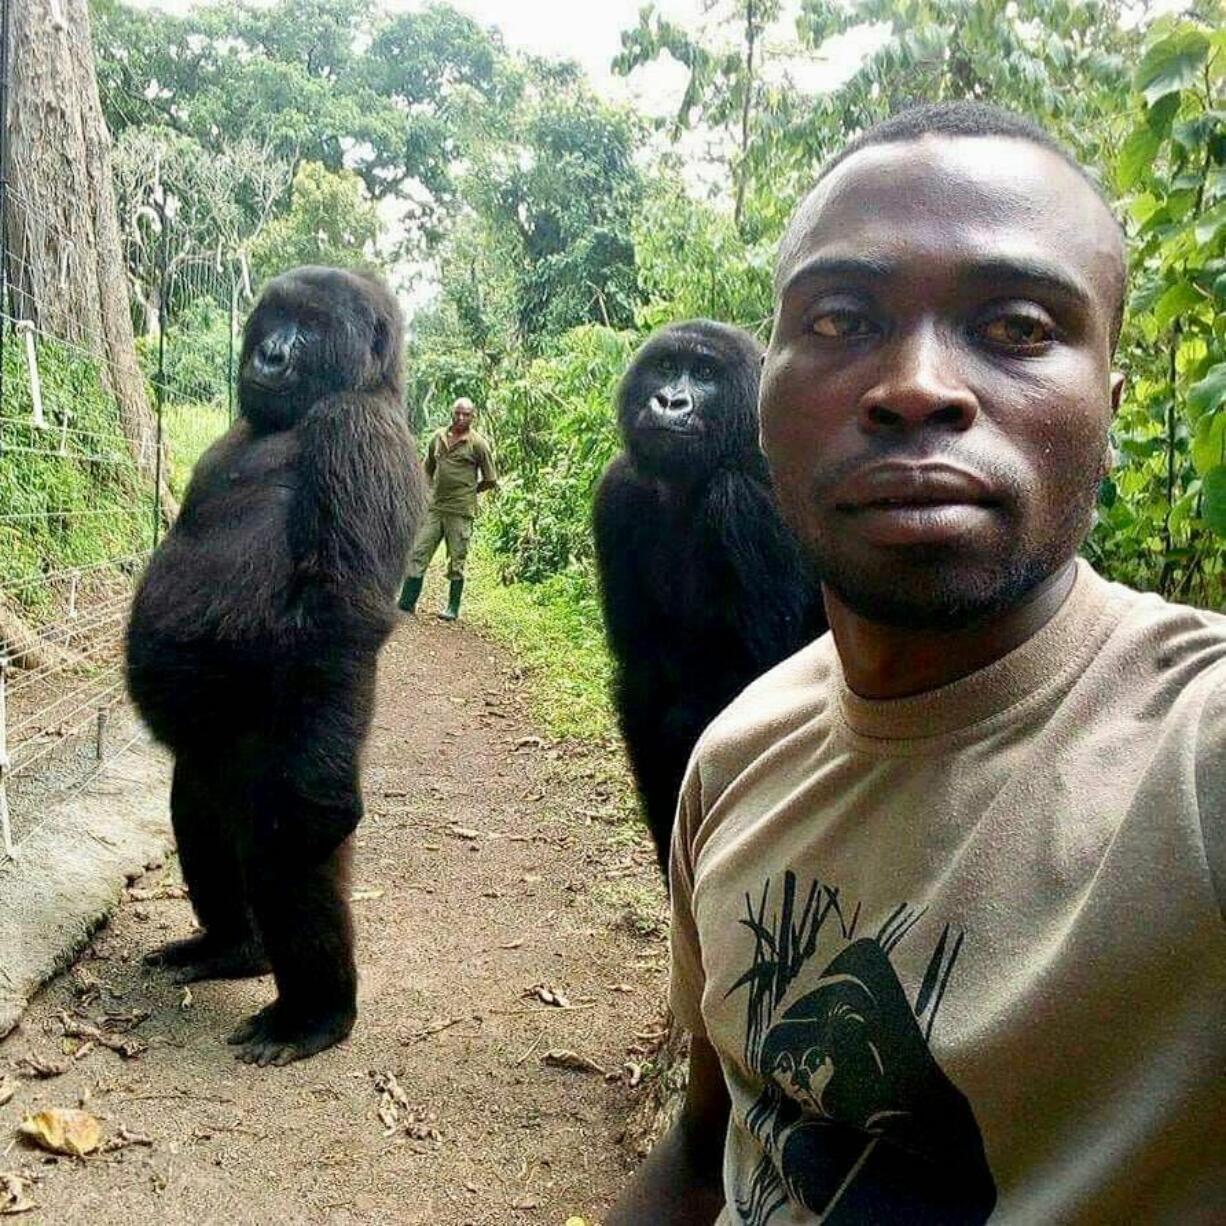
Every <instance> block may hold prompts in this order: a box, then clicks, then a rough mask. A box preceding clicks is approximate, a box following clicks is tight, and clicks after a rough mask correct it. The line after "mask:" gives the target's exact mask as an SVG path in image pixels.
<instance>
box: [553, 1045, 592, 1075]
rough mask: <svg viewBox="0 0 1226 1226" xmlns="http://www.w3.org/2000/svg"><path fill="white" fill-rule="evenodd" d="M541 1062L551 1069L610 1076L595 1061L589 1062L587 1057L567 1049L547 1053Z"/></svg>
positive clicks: (561, 1048)
mask: <svg viewBox="0 0 1226 1226" xmlns="http://www.w3.org/2000/svg"><path fill="white" fill-rule="evenodd" d="M541 1062H542V1063H543V1064H548V1065H549V1066H550V1067H551V1068H564V1069H570V1070H571V1071H572V1072H575V1073H599V1074H600V1075H601V1076H602V1077H607V1076H608V1071H607V1070H606V1069H605V1068H603V1067H602V1066H601V1065H599V1064H597V1063H596V1061H595V1060H589V1059H588V1058H587V1057H586V1056H581V1055H580V1054H579V1053H578V1052H577V1051H570V1050H569V1049H568V1048H565V1047H559V1048H555V1049H554V1050H553V1051H547V1052H546V1053H545V1054H544V1055H543V1056H542V1057H541Z"/></svg>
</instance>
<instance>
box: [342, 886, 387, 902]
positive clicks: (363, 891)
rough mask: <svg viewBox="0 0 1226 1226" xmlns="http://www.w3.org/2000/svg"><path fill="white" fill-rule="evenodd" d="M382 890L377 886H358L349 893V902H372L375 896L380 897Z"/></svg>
mask: <svg viewBox="0 0 1226 1226" xmlns="http://www.w3.org/2000/svg"><path fill="white" fill-rule="evenodd" d="M383 894H384V891H383V890H381V889H379V888H378V887H377V886H358V888H357V889H356V890H354V891H353V892H352V893H351V894H350V895H349V901H350V902H374V900H375V899H376V898H382V897H383Z"/></svg>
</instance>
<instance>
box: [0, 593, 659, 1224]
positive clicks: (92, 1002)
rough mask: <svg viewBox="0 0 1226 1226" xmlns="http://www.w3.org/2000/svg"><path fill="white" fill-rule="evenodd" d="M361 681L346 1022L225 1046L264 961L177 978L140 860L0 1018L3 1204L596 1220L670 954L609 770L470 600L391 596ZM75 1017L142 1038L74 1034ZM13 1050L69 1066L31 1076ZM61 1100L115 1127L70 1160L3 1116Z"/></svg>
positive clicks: (165, 906)
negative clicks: (371, 706) (450, 608)
mask: <svg viewBox="0 0 1226 1226" xmlns="http://www.w3.org/2000/svg"><path fill="white" fill-rule="evenodd" d="M423 607H424V606H423ZM379 690H380V697H379V707H378V712H377V715H376V722H375V730H374V733H373V736H372V740H371V744H370V746H369V751H368V755H367V760H366V776H365V786H366V798H367V816H366V819H365V821H364V822H363V824H362V826H361V827H360V829H359V831H358V835H357V855H356V866H355V874H354V903H353V909H354V913H355V917H356V923H357V931H358V964H359V968H360V972H361V986H360V996H359V1016H358V1023H357V1026H356V1028H355V1030H354V1032H353V1034H352V1036H351V1037H350V1039H349V1040H348V1041H347V1042H345V1043H343V1044H342V1045H340V1046H338V1047H336V1048H333V1049H331V1050H330V1051H327V1052H325V1053H323V1054H321V1055H319V1056H317V1057H315V1058H314V1059H312V1060H307V1061H303V1062H300V1063H298V1064H294V1065H291V1066H289V1067H287V1068H282V1069H254V1068H250V1067H248V1066H246V1065H242V1064H239V1063H237V1062H236V1061H235V1059H234V1056H233V1054H232V1051H231V1049H230V1048H228V1047H227V1046H226V1044H225V1043H224V1036H225V1035H226V1034H227V1033H228V1032H229V1031H230V1030H231V1029H232V1028H233V1027H234V1026H235V1025H236V1024H237V1022H238V1021H239V1020H240V1019H241V1018H243V1017H245V1016H246V1015H247V1014H249V1013H251V1012H252V1011H253V1010H255V1009H256V1008H258V1007H259V1006H261V1005H262V1004H264V1003H266V1002H267V1001H268V1000H270V999H271V997H272V981H271V979H270V978H263V979H258V980H250V981H246V982H242V983H204V984H196V985H193V987H192V988H191V990H190V992H188V990H186V989H183V988H176V987H173V986H172V985H171V984H170V983H169V982H168V980H167V979H166V978H165V977H164V976H162V975H161V974H159V973H158V972H156V971H152V970H147V969H145V968H143V967H142V966H141V964H140V957H141V954H142V953H144V952H145V951H146V950H148V949H149V948H151V947H152V946H154V945H155V944H158V943H160V942H162V941H164V940H166V939H167V938H168V937H174V936H179V935H185V934H187V933H188V932H189V930H190V928H191V926H192V919H191V911H190V907H189V904H188V902H187V901H186V900H185V899H183V898H182V897H175V896H174V895H176V894H181V891H178V890H176V889H175V888H174V887H175V884H176V883H177V881H178V876H177V869H176V865H175V864H174V863H173V862H172V863H169V864H167V865H166V866H165V867H163V868H158V869H155V870H152V871H150V872H148V873H147V874H146V875H145V876H144V877H143V878H142V879H140V880H138V881H136V882H134V883H133V888H132V889H130V890H129V891H128V894H129V898H128V899H127V901H126V902H125V903H124V904H123V906H122V907H121V909H120V911H119V912H118V914H117V915H116V916H115V918H114V919H113V921H112V922H111V923H110V924H109V925H108V926H107V927H106V928H104V929H103V930H101V931H100V932H99V933H98V934H97V937H96V939H95V940H94V942H93V944H92V946H91V947H90V948H89V949H88V950H87V951H86V952H85V954H83V955H82V957H81V958H80V959H79V960H78V962H77V963H76V965H75V966H74V967H73V968H71V970H70V971H69V972H68V973H66V974H64V975H62V976H60V977H59V978H58V979H56V980H55V981H54V982H53V983H51V984H50V985H48V987H47V988H46V989H45V990H44V991H43V992H42V993H40V995H39V996H38V997H37V998H36V1000H35V1001H34V1003H33V1004H32V1006H31V1008H30V1010H29V1011H28V1013H27V1014H26V1016H25V1019H24V1020H23V1022H22V1023H21V1025H20V1026H19V1027H18V1028H17V1030H15V1031H14V1032H13V1034H12V1035H10V1036H9V1037H8V1038H7V1039H6V1040H5V1041H4V1042H3V1043H0V1102H3V1099H4V1097H5V1093H6V1090H5V1087H6V1085H7V1086H8V1088H9V1089H10V1090H12V1089H15V1093H14V1094H13V1096H12V1098H11V1100H10V1101H8V1102H7V1104H5V1105H0V1172H6V1171H7V1172H15V1173H16V1174H18V1175H19V1176H22V1177H23V1178H25V1179H28V1180H31V1181H32V1182H30V1183H29V1184H28V1185H27V1186H26V1187H25V1191H26V1192H27V1193H28V1195H29V1197H30V1198H31V1199H33V1200H34V1201H35V1202H36V1203H37V1205H38V1207H37V1208H36V1209H34V1210H32V1211H30V1212H28V1213H27V1214H25V1215H24V1216H23V1217H21V1218H17V1219H15V1220H20V1221H30V1222H34V1221H48V1222H51V1221H55V1222H73V1223H76V1222H87V1223H90V1224H91V1226H93V1224H99V1226H100V1224H102V1223H111V1222H113V1223H124V1224H125V1226H130V1224H131V1223H133V1222H150V1221H155V1222H158V1223H179V1222H191V1223H193V1226H204V1224H206V1223H215V1222H216V1223H222V1222H224V1223H246V1222H252V1223H255V1222H259V1223H267V1222H327V1223H336V1224H338V1226H339V1224H343V1223H351V1222H363V1223H367V1222H398V1223H400V1222H403V1223H418V1222H420V1223H432V1224H435V1226H450V1224H453V1223H454V1224H460V1223H487V1222H509V1223H515V1222H540V1223H557V1224H558V1226H561V1224H562V1223H564V1222H566V1220H567V1219H568V1218H569V1217H572V1216H579V1217H583V1218H585V1219H586V1221H587V1222H588V1223H589V1224H590V1223H592V1222H594V1221H598V1220H599V1219H600V1216H601V1214H602V1212H603V1211H604V1210H605V1209H606V1208H607V1206H608V1204H609V1203H610V1201H611V1199H612V1198H613V1196H614V1195H615V1194H616V1191H617V1189H618V1188H619V1186H620V1185H621V1183H622V1181H623V1180H624V1178H625V1176H626V1173H627V1171H628V1170H629V1169H630V1167H631V1166H632V1165H633V1163H634V1162H635V1160H636V1157H637V1155H636V1154H635V1152H634V1150H635V1145H634V1144H633V1143H632V1142H630V1141H629V1140H628V1139H627V1136H626V1130H627V1122H628V1120H630V1119H631V1117H632V1116H633V1115H634V1113H635V1112H636V1111H637V1110H638V1109H639V1108H640V1107H641V1105H642V1096H643V1095H645V1094H646V1093H648V1091H647V1090H646V1089H645V1087H646V1085H647V1084H648V1083H649V1082H650V1075H651V1066H650V1064H648V1069H647V1071H648V1077H647V1078H646V1080H645V1081H644V1082H643V1083H641V1084H639V1078H640V1075H641V1073H642V1066H643V1064H644V1062H645V1061H649V1059H650V1056H651V1054H652V1052H653V1050H654V1045H655V1043H656V1042H657V1041H658V1036H659V1034H660V1030H661V1025H662V1023H661V1016H660V1012H661V1004H662V1001H663V996H664V989H665V977H666V949H665V939H664V930H663V923H664V897H663V890H662V888H661V887H660V884H659V882H658V880H657V875H656V870H655V867H654V861H653V858H652V856H651V852H650V848H649V846H648V845H647V843H646V842H645V840H644V839H643V838H642V837H641V836H640V834H639V833H638V829H637V824H636V823H634V822H628V821H627V817H626V811H627V793H626V785H625V779H624V776H623V775H622V774H621V770H620V767H619V765H618V763H617V760H616V759H615V758H612V757H610V756H609V755H607V754H602V753H599V752H597V751H594V750H590V749H581V748H576V747H574V746H568V745H551V744H549V743H548V742H547V741H546V740H545V739H544V738H543V737H542V736H541V734H540V732H539V730H538V729H536V728H534V727H533V726H532V723H531V720H530V718H529V717H528V715H527V711H526V699H525V687H524V682H523V680H522V678H520V677H519V676H518V674H517V673H516V672H515V670H514V669H513V668H512V666H511V664H510V662H509V661H508V659H507V658H506V656H505V655H504V654H503V653H502V651H501V650H500V649H499V648H497V647H495V646H493V645H491V644H490V643H489V642H487V641H485V640H484V639H482V638H481V637H480V636H478V635H477V634H476V633H474V632H473V631H472V630H471V629H469V628H468V627H466V626H464V625H463V624H461V625H459V626H456V627H449V626H445V625H443V624H442V623H439V622H437V621H435V619H434V618H433V617H431V616H429V615H423V616H420V617H418V618H415V619H411V620H410V619H406V620H405V622H404V624H403V625H402V626H401V628H400V629H399V630H398V631H397V633H396V635H395V637H394V638H393V640H392V641H391V643H390V644H389V645H388V647H387V649H386V651H385V654H384V657H383V661H382V667H381V671H380V682H379ZM167 894H169V895H171V896H170V897H166V896H165V895H167ZM559 1002H561V1003H559ZM81 1022H85V1023H87V1024H92V1025H94V1026H95V1027H98V1028H99V1029H101V1030H102V1032H103V1034H104V1036H105V1038H106V1039H107V1040H108V1041H109V1042H110V1043H112V1044H114V1046H116V1047H122V1046H124V1041H125V1040H132V1042H131V1043H129V1044H128V1047H129V1048H130V1050H132V1051H133V1052H134V1053H135V1054H132V1055H125V1054H123V1053H121V1052H117V1051H114V1050H111V1049H109V1048H108V1047H106V1046H105V1045H103V1044H100V1043H98V1042H97V1041H93V1042H91V1041H90V1040H89V1039H88V1037H87V1038H86V1039H84V1040H82V1039H81V1038H80V1037H79V1036H78V1037H76V1038H73V1037H70V1036H67V1035H66V1033H65V1032H66V1030H69V1031H71V1030H75V1029H78V1028H79V1027H78V1024H79V1023H81ZM565 1053H569V1054H565ZM30 1058H33V1059H34V1060H35V1061H41V1062H44V1063H46V1062H50V1063H52V1064H53V1065H54V1064H55V1062H59V1065H60V1066H62V1065H64V1064H67V1065H68V1069H67V1071H66V1072H62V1073H60V1074H59V1075H55V1076H50V1077H39V1076H36V1075H35V1073H34V1070H33V1069H32V1067H31V1065H30V1064H29V1060H30ZM568 1064H570V1065H578V1066H579V1067H565V1066H566V1065H568ZM559 1065H561V1066H562V1067H559ZM388 1074H390V1075H392V1076H393V1077H394V1078H395V1082H394V1083H393V1085H394V1087H395V1088H391V1087H389V1086H388V1083H387V1082H386V1076H387V1075H388ZM6 1077H7V1081H6ZM380 1087H384V1089H383V1090H381V1088H380ZM397 1090H398V1091H399V1092H397ZM389 1091H390V1092H389ZM78 1106H84V1107H85V1109H86V1110H88V1111H89V1112H91V1113H92V1114H93V1115H95V1116H96V1117H98V1118H99V1119H100V1120H101V1121H102V1125H103V1130H104V1133H105V1134H106V1136H107V1137H108V1138H110V1139H111V1142H112V1143H115V1142H118V1143H122V1142H123V1141H124V1139H125V1138H127V1139H128V1140H129V1141H130V1142H131V1143H128V1144H126V1145H123V1147H122V1148H116V1149H113V1150H110V1151H109V1152H104V1153H96V1154H93V1155H91V1156H90V1157H89V1158H87V1159H85V1160H80V1159H75V1158H67V1157H62V1158H51V1157H48V1156H46V1155H44V1154H42V1153H41V1152H40V1151H37V1150H35V1149H33V1148H31V1147H30V1146H29V1145H28V1143H27V1142H26V1141H24V1140H23V1139H19V1138H18V1136H17V1131H16V1130H17V1127H18V1125H19V1123H20V1121H21V1119H22V1117H23V1116H24V1115H26V1114H27V1113H30V1112H36V1111H41V1110H43V1109H45V1108H50V1107H59V1108H71V1107H78ZM132 1138H135V1140H132ZM146 1141H147V1142H149V1143H148V1144H146V1143H145V1142H146ZM4 1196H5V1185H4V1182H3V1179H2V1177H0V1205H2V1204H3V1203H4Z"/></svg>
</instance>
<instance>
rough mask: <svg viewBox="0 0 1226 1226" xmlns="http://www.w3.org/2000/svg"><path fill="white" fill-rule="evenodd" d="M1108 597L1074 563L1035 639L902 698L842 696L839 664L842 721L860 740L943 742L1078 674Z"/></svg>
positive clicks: (1083, 566)
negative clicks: (1063, 592)
mask: <svg viewBox="0 0 1226 1226" xmlns="http://www.w3.org/2000/svg"><path fill="white" fill-rule="evenodd" d="M1109 596H1110V585H1109V584H1108V583H1106V582H1105V581H1104V580H1103V579H1101V578H1100V577H1099V576H1098V575H1096V574H1095V573H1094V570H1093V569H1092V568H1091V566H1090V564H1089V563H1088V562H1086V561H1085V560H1084V559H1083V558H1078V559H1077V574H1076V576H1075V578H1074V581H1073V586H1072V589H1071V590H1070V592H1069V594H1068V596H1067V597H1066V598H1065V600H1064V603H1063V604H1062V605H1061V606H1060V608H1059V609H1058V610H1057V611H1056V614H1055V615H1054V616H1053V617H1052V618H1051V620H1050V621H1049V622H1048V623H1047V624H1046V625H1045V626H1043V628H1042V629H1041V630H1039V631H1038V633H1037V634H1035V635H1033V636H1032V637H1031V638H1029V639H1027V640H1026V642H1024V643H1022V644H1021V645H1020V646H1018V647H1015V648H1014V649H1013V650H1012V651H1011V652H1009V653H1008V655H1005V656H1002V657H1001V658H1000V659H999V660H997V661H995V662H994V663H992V664H989V665H988V666H987V667H986V668H981V669H979V670H978V671H977V672H973V673H970V674H968V675H967V676H965V677H960V678H959V679H958V680H957V681H954V682H951V683H950V684H949V685H944V686H941V687H940V688H939V689H935V690H928V691H926V692H925V693H922V694H913V695H911V696H910V697H908V698H890V699H870V698H861V697H860V696H859V695H858V694H855V693H853V692H852V691H851V690H850V689H849V688H848V685H847V680H846V678H845V676H844V675H843V669H842V665H841V663H839V664H837V665H836V667H837V670H838V688H839V706H840V709H841V711H842V715H843V719H844V721H845V722H846V724H847V726H848V727H849V728H850V729H851V730H852V731H853V732H855V733H857V734H859V735H860V736H864V737H871V738H874V739H878V740H890V741H897V740H912V739H926V738H930V737H938V736H943V735H946V734H948V733H951V732H957V731H959V730H961V729H964V728H968V727H970V726H971V725H972V724H977V723H980V722H981V721H983V720H985V719H989V718H991V717H992V716H994V715H997V714H1000V713H1001V712H1003V711H1006V710H1008V709H1009V708H1010V707H1012V706H1014V705H1015V704H1017V703H1019V702H1021V701H1022V700H1023V699H1026V698H1029V697H1030V696H1031V695H1033V694H1035V693H1036V692H1037V691H1038V690H1040V689H1043V688H1045V687H1046V686H1047V685H1049V684H1052V683H1054V682H1055V681H1056V680H1057V679H1058V678H1059V677H1060V676H1062V675H1065V674H1067V673H1069V672H1071V671H1073V672H1080V671H1081V669H1083V668H1084V666H1085V660H1086V659H1087V658H1088V656H1089V655H1090V654H1092V652H1093V650H1094V649H1095V646H1096V644H1097V642H1098V640H1099V638H1100V637H1101V635H1100V634H1099V633H1098V630H1097V627H1099V626H1101V624H1102V621H1103V614H1104V612H1105V611H1106V608H1107V604H1108V601H1109Z"/></svg>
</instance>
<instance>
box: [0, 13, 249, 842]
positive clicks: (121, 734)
mask: <svg viewBox="0 0 1226 1226" xmlns="http://www.w3.org/2000/svg"><path fill="white" fill-rule="evenodd" d="M8 2H10V0H3V2H0V18H7V8H8ZM4 47H7V37H5V32H4V31H3V30H0V48H4ZM7 82H8V77H7V64H6V62H5V59H4V56H3V53H2V52H0V615H2V616H3V619H4V620H3V622H0V627H3V633H0V863H2V862H3V861H4V860H5V859H6V858H12V857H15V856H19V855H20V853H21V847H22V844H23V843H24V842H25V841H26V840H28V839H29V837H30V835H31V834H32V833H33V832H34V831H35V830H36V829H37V828H38V827H39V825H40V824H41V823H42V822H43V821H44V820H45V819H46V817H47V816H48V814H49V813H50V811H51V809H52V806H53V805H54V804H55V802H56V801H57V800H59V799H62V798H63V797H65V796H67V795H69V794H71V792H72V791H74V790H77V789H79V788H80V787H82V786H84V785H85V784H86V783H88V782H89V781H90V780H92V779H93V778H94V777H96V775H97V774H98V773H99V772H100V771H101V770H103V769H105V768H108V767H109V766H110V765H111V764H113V763H114V762H115V761H116V760H117V759H118V758H120V757H121V756H122V755H123V754H124V753H126V752H127V751H128V750H129V749H130V748H131V747H132V745H133V744H134V743H135V742H136V741H138V740H139V739H141V737H142V733H141V730H140V725H139V721H138V720H137V719H136V717H135V715H134V713H133V712H132V710H131V709H130V707H129V706H128V704H127V701H126V696H125V686H124V673H123V637H124V628H125V626H126V622H127V617H128V609H129V605H130V602H131V598H132V593H133V589H134V586H135V584H136V582H137V580H138V578H139V576H140V574H141V572H142V570H143V568H144V566H145V563H146V562H147V560H148V558H149V555H150V553H151V551H152V549H153V548H154V546H155V545H156V543H157V540H158V537H159V535H160V533H161V532H162V531H163V528H164V524H165V517H166V510H167V508H166V507H164V506H163V500H162V494H161V483H160V482H159V481H156V480H150V479H149V477H148V475H147V474H148V473H149V471H150V465H149V464H148V463H147V461H148V460H149V459H150V457H149V456H148V455H147V454H141V449H140V446H137V447H136V448H134V446H133V444H132V442H131V441H130V439H129V437H128V435H127V434H126V433H125V431H124V428H123V421H122V418H121V415H120V408H119V404H118V402H117V401H116V399H115V396H114V394H113V393H112V391H111V389H112V388H114V387H116V386H118V385H119V384H118V382H117V380H116V379H115V378H114V375H115V373H116V372H115V371H114V370H112V369H109V363H111V362H113V361H114V360H116V359H114V358H112V357H111V356H110V347H109V346H108V345H106V344H104V342H103V339H102V337H100V336H98V335H96V334H95V332H94V331H92V330H91V328H90V325H89V322H88V321H86V320H73V321H71V323H70V324H67V325H65V327H64V328H63V330H62V331H63V333H64V334H62V335H57V334H55V333H54V332H51V331H48V330H47V329H46V328H44V327H43V326H41V324H40V323H39V321H40V320H44V319H48V318H57V312H54V311H51V310H47V309H45V306H46V304H40V303H37V302H31V301H30V300H29V294H28V290H27V288H26V287H28V286H30V285H38V284H40V279H39V278H37V277H33V276H29V275H27V274H28V273H30V272H31V271H32V270H31V269H30V268H27V267H23V262H24V261H28V260H32V259H34V258H38V257H37V256H36V255H31V254H30V252H31V251H35V252H37V253H45V252H46V251H49V250H50V251H54V250H61V251H65V252H72V251H75V250H77V247H78V242H77V240H78V239H79V237H80V236H76V235H71V234H64V233H60V232H58V231H57V222H56V220H55V219H53V218H51V217H48V216H46V215H45V211H44V212H42V213H40V212H39V210H38V209H37V206H36V205H34V204H33V203H32V202H31V201H29V200H26V199H23V198H22V197H21V196H20V195H19V194H18V193H17V192H16V191H14V190H13V189H12V186H11V185H10V184H9V183H7V182H6V179H5V175H6V170H7V167H8V157H7V149H6V148H4V143H5V141H6V138H5V136H4V123H3V119H4V116H5V114H6V105H5V94H6V92H7V89H6V86H7ZM14 233H20V234H22V235H25V236H29V235H31V234H34V235H37V236H38V244H37V246H36V247H31V245H30V244H29V243H28V242H25V243H23V244H22V245H21V247H20V248H17V247H15V245H14V244H13V243H11V242H10V236H11V235H12V234H14ZM172 238H177V236H172V235H170V234H162V235H154V236H152V237H150V236H148V235H144V236H141V237H139V238H133V239H129V240H128V242H129V247H128V250H127V251H126V252H125V256H126V258H127V261H128V267H129V271H131V270H133V269H135V268H137V267H139V268H140V269H142V270H144V272H145V274H146V275H148V271H149V270H150V269H152V270H153V286H154V289H155V290H156V293H155V294H154V295H152V296H153V297H154V298H155V300H156V309H154V310H152V311H150V310H148V309H145V310H142V311H138V312H137V313H136V317H135V318H134V326H135V327H136V329H137V338H136V357H135V360H136V361H137V362H138V364H139V366H140V369H141V373H142V375H143V376H144V378H145V380H146V384H147V387H148V391H149V397H150V402H151V404H152V406H153V409H154V412H155V415H156V421H157V431H156V436H154V437H151V438H149V439H146V440H144V443H143V444H142V445H141V446H143V447H145V448H146V449H147V448H149V447H156V449H157V452H156V460H157V465H158V467H159V468H160V466H161V463H162V459H163V456H164V457H165V460H166V463H168V464H169V471H168V472H167V473H166V474H165V475H166V477H167V478H168V481H167V483H168V485H169V487H170V490H171V492H172V493H173V494H174V495H175V496H177V497H181V496H182V493H183V490H184V488H185V486H186V482H187V477H188V474H189V473H190V471H191V467H192V465H193V464H194V462H195V460H196V458H197V457H198V456H199V454H200V452H201V451H202V450H203V449H204V448H205V447H206V446H208V444H209V443H210V442H212V441H213V439H215V438H216V437H217V436H218V435H219V434H221V433H222V432H223V431H224V430H225V429H226V428H227V426H228V424H229V422H230V421H231V419H232V417H233V415H234V400H233V388H234V365H235V360H236V359H235V338H236V336H237V330H238V303H239V277H238V270H237V269H236V268H235V266H234V265H233V263H232V262H229V261H226V260H224V259H222V258H220V257H219V256H218V255H217V254H216V253H213V254H209V253H201V252H194V251H191V250H190V249H187V250H185V249H183V248H182V247H181V246H179V247H176V245H175V243H174V242H173V241H172ZM136 243H139V245H140V250H139V251H137V250H135V249H134V246H133V245H134V244H136ZM46 280H47V278H42V281H46ZM18 287H21V292H17V290H18ZM146 305H147V304H146ZM122 360H124V361H128V362H131V361H132V356H131V355H130V354H129V355H125V357H124V358H123V359H122ZM142 474H144V475H142ZM14 627H16V628H17V630H14Z"/></svg>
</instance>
